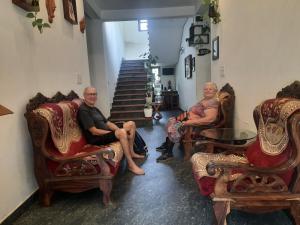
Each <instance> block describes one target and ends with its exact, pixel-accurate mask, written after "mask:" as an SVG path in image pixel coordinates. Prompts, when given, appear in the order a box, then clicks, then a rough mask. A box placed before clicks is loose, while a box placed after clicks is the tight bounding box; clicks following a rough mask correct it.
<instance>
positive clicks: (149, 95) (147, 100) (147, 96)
mask: <svg viewBox="0 0 300 225" xmlns="http://www.w3.org/2000/svg"><path fill="white" fill-rule="evenodd" d="M146 103H152V92H149V91H147V92H146Z"/></svg>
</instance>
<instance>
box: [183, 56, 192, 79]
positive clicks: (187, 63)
mask: <svg viewBox="0 0 300 225" xmlns="http://www.w3.org/2000/svg"><path fill="white" fill-rule="evenodd" d="M192 63H193V57H192V55H188V56H187V57H185V59H184V68H185V77H186V78H187V79H190V78H192V74H193V71H192Z"/></svg>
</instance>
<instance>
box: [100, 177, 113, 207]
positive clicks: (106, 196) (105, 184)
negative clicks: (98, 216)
mask: <svg viewBox="0 0 300 225" xmlns="http://www.w3.org/2000/svg"><path fill="white" fill-rule="evenodd" d="M99 188H100V190H101V191H102V193H103V198H102V201H103V204H104V205H105V206H108V205H110V204H111V200H110V193H111V190H112V180H100V181H99Z"/></svg>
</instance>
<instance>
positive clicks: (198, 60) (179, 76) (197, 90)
mask: <svg viewBox="0 0 300 225" xmlns="http://www.w3.org/2000/svg"><path fill="white" fill-rule="evenodd" d="M192 22H193V18H189V19H188V20H187V22H186V24H185V25H184V29H183V35H182V40H181V46H182V47H183V49H184V50H183V52H182V53H181V54H180V56H179V60H178V64H177V66H176V86H177V87H176V89H177V90H178V93H179V106H180V108H181V109H183V110H187V109H189V108H190V107H191V106H192V105H194V104H195V103H196V102H197V101H199V100H200V99H201V98H202V97H203V95H202V89H203V85H204V83H205V82H207V81H210V56H211V55H210V54H209V55H206V56H197V54H196V53H197V52H196V49H195V48H194V47H189V46H188V42H186V38H188V37H189V28H190V26H191V24H192ZM189 54H191V55H192V56H193V57H195V64H196V66H195V72H193V75H192V78H191V79H186V78H185V67H184V59H185V57H186V56H188V55H189Z"/></svg>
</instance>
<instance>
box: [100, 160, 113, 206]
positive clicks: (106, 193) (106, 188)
mask: <svg viewBox="0 0 300 225" xmlns="http://www.w3.org/2000/svg"><path fill="white" fill-rule="evenodd" d="M97 161H98V165H99V167H100V169H101V175H103V176H111V173H110V168H109V166H108V164H107V163H106V162H105V161H104V160H103V158H102V156H100V155H99V156H97ZM99 188H100V190H101V191H102V193H103V199H102V200H103V204H104V205H105V206H108V205H109V204H111V200H110V193H111V190H112V180H111V179H100V180H99Z"/></svg>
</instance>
